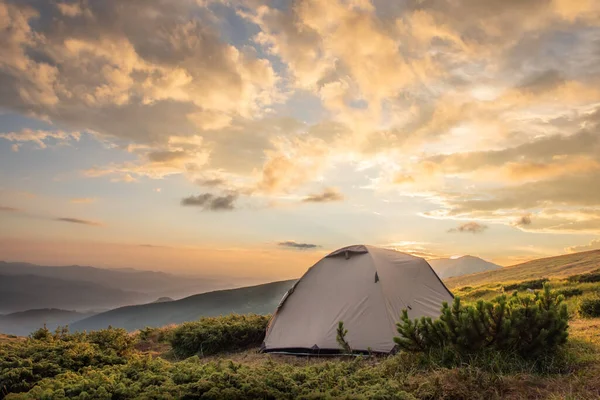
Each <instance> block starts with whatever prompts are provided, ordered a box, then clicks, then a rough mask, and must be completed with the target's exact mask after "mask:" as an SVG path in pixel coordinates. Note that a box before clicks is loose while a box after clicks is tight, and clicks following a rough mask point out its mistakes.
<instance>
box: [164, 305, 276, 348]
mask: <svg viewBox="0 0 600 400" xmlns="http://www.w3.org/2000/svg"><path fill="white" fill-rule="evenodd" d="M268 322H269V317H268V316H263V315H256V314H246V315H237V314H231V315H227V316H222V317H204V318H201V319H200V320H198V321H195V322H186V323H184V324H182V325H180V326H178V327H177V328H175V329H173V331H172V332H171V334H170V337H169V341H170V343H171V346H172V348H173V353H174V354H175V355H176V356H177V357H184V358H185V357H191V356H194V355H200V356H207V355H212V354H216V353H220V352H232V351H239V350H244V349H248V348H251V347H258V346H260V345H261V343H262V342H263V340H264V338H265V330H266V328H267V324H268Z"/></svg>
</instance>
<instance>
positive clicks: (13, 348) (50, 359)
mask: <svg viewBox="0 0 600 400" xmlns="http://www.w3.org/2000/svg"><path fill="white" fill-rule="evenodd" d="M123 334H125V335H126V333H124V331H123V330H120V329H107V330H104V331H98V332H92V333H90V334H85V333H74V334H70V333H69V332H68V330H67V329H66V328H59V329H57V330H56V332H55V333H50V331H48V329H46V328H45V327H44V328H42V329H39V330H37V331H35V332H34V333H32V335H31V336H30V338H29V339H27V340H26V341H19V342H14V343H8V344H3V345H2V346H0V398H2V390H4V391H5V392H8V393H19V392H26V391H28V390H30V389H31V388H33V387H34V386H35V384H36V383H37V382H38V381H41V380H43V379H46V378H54V377H56V376H57V375H60V374H64V373H67V372H69V371H73V372H77V371H82V370H83V369H85V368H103V367H105V366H113V365H122V364H126V363H127V357H126V356H127V353H128V345H126V343H128V340H127V339H125V338H124V337H123ZM113 339H114V343H113V342H112V340H113Z"/></svg>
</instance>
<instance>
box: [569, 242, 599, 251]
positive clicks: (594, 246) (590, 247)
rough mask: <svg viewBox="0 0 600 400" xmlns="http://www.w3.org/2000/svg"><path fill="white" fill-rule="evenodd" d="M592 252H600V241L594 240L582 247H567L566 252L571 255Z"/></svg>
mask: <svg viewBox="0 0 600 400" xmlns="http://www.w3.org/2000/svg"><path fill="white" fill-rule="evenodd" d="M590 250H600V239H595V240H592V241H591V242H590V243H588V244H584V245H580V246H571V247H567V248H566V249H565V251H568V252H569V253H578V252H580V251H590Z"/></svg>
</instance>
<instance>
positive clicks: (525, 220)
mask: <svg viewBox="0 0 600 400" xmlns="http://www.w3.org/2000/svg"><path fill="white" fill-rule="evenodd" d="M515 225H517V226H521V225H531V214H526V215H522V216H521V217H520V218H519V219H518V220H517V221H516V222H515Z"/></svg>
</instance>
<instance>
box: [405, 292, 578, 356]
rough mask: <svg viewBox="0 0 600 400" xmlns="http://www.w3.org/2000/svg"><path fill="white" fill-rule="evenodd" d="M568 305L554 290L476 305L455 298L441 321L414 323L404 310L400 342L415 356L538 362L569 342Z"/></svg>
mask: <svg viewBox="0 0 600 400" xmlns="http://www.w3.org/2000/svg"><path fill="white" fill-rule="evenodd" d="M563 299H564V298H563V296H560V295H557V294H556V293H555V292H552V291H550V287H549V286H548V285H545V286H544V290H543V291H541V292H536V293H535V295H534V296H533V297H532V296H519V295H518V294H517V293H514V294H513V295H512V296H510V297H508V296H506V295H502V296H499V297H497V298H496V299H494V300H492V301H483V300H479V301H478V302H477V303H476V304H473V305H464V304H463V303H462V302H461V300H460V298H459V297H455V298H454V302H453V303H452V305H451V306H450V305H448V303H444V304H443V306H442V313H441V316H440V318H439V319H437V320H433V319H431V318H429V317H422V318H421V319H415V320H411V319H410V318H409V317H408V312H407V311H406V310H403V313H402V318H401V321H400V322H399V323H398V324H397V328H398V333H399V334H400V336H398V337H395V338H394V341H395V342H396V343H397V345H398V346H399V348H400V349H403V350H406V351H413V352H426V351H431V350H435V349H442V350H446V349H447V350H450V351H452V352H458V354H467V353H473V352H479V351H482V350H486V349H492V350H500V351H507V352H516V353H518V354H519V355H520V356H523V357H534V356H537V355H539V354H540V353H543V352H546V351H552V350H555V349H556V347H557V346H559V345H561V344H563V343H565V342H566V340H567V335H568V334H567V329H568V313H567V306H566V304H564V303H563Z"/></svg>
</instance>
